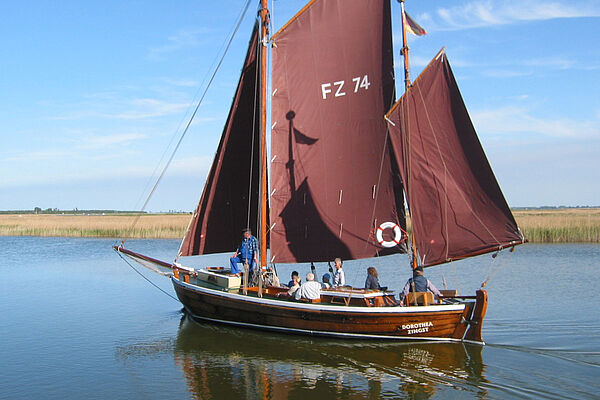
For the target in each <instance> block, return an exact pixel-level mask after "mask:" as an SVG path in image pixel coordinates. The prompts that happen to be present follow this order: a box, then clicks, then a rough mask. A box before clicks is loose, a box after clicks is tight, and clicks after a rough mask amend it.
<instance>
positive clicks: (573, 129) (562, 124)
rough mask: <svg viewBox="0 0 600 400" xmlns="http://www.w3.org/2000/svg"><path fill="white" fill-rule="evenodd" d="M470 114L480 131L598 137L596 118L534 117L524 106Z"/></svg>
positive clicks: (597, 121) (558, 136)
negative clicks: (590, 119) (583, 119)
mask: <svg viewBox="0 0 600 400" xmlns="http://www.w3.org/2000/svg"><path fill="white" fill-rule="evenodd" d="M471 117H472V118H473V122H474V124H475V126H476V127H477V131H478V132H480V133H482V134H506V133H520V134H537V135H542V136H550V137H555V138H577V139H583V138H595V139H600V120H592V121H578V120H573V119H570V118H567V117H565V118H545V117H538V116H535V115H532V113H531V111H530V109H528V108H527V107H518V106H505V107H500V108H496V109H488V110H479V111H473V112H471Z"/></svg>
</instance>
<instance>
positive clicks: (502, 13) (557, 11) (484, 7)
mask: <svg viewBox="0 0 600 400" xmlns="http://www.w3.org/2000/svg"><path fill="white" fill-rule="evenodd" d="M599 16H600V4H598V2H594V1H570V2H556V1H546V2H543V1H536V0H522V1H507V0H502V1H491V0H484V1H471V2H468V3H466V4H463V5H460V6H455V7H449V8H439V9H438V10H437V12H436V15H434V16H431V15H430V14H423V15H422V16H420V17H419V18H420V19H421V20H423V21H427V24H428V25H429V27H430V29H431V30H459V29H469V28H479V27H485V26H496V25H507V24H513V23H516V22H521V21H535V20H547V19H555V18H580V17H599Z"/></svg>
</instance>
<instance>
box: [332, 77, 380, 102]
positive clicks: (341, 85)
mask: <svg viewBox="0 0 600 400" xmlns="http://www.w3.org/2000/svg"><path fill="white" fill-rule="evenodd" d="M345 86H346V81H336V82H333V83H330V82H328V83H322V84H321V94H322V95H323V100H327V98H328V97H329V98H331V97H342V96H345V95H346V91H347V90H348V88H346V87H345ZM349 86H350V88H349V89H350V90H351V91H352V92H351V93H358V91H359V90H361V89H364V90H369V86H371V83H370V82H369V75H365V76H363V77H360V76H357V77H356V78H352V84H349Z"/></svg>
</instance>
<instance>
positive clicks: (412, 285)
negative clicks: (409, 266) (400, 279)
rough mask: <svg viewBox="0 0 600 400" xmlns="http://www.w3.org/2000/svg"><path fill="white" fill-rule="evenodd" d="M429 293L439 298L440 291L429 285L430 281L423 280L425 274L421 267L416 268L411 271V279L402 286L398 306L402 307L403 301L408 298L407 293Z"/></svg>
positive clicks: (431, 284)
mask: <svg viewBox="0 0 600 400" xmlns="http://www.w3.org/2000/svg"><path fill="white" fill-rule="evenodd" d="M428 290H429V291H430V292H432V293H433V294H435V295H436V296H441V295H442V294H441V293H440V291H439V290H438V289H437V288H436V287H435V286H434V285H433V283H431V281H430V280H429V279H427V278H425V274H424V273H423V267H421V266H418V267H417V268H416V269H415V270H413V277H412V278H410V279H409V280H408V281H407V282H406V285H404V290H402V293H400V305H401V306H403V305H404V299H405V298H406V296H408V293H409V292H426V291H428Z"/></svg>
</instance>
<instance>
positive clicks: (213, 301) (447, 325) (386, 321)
mask: <svg viewBox="0 0 600 400" xmlns="http://www.w3.org/2000/svg"><path fill="white" fill-rule="evenodd" d="M172 282H173V286H174V288H175V292H176V293H177V297H178V298H179V300H180V301H181V303H182V304H183V305H184V307H185V308H186V310H187V311H188V312H189V313H190V314H191V315H192V316H193V317H194V318H197V319H203V320H209V321H214V322H219V323H225V324H230V325H237V326H243V327H248V328H255V329H265V330H274V331H282V332H288V333H296V334H302V335H316V336H335V337H345V338H357V339H400V340H434V341H435V340H444V341H460V340H464V341H472V342H478V343H482V340H481V337H480V335H479V337H478V335H474V334H470V335H467V336H470V337H465V332H466V331H467V328H468V327H469V323H468V321H470V319H471V315H472V313H473V309H474V306H475V303H474V302H461V303H459V304H453V305H433V306H420V307H372V308H371V307H354V306H337V305H335V306H334V305H327V304H319V303H314V304H310V303H299V302H293V301H281V300H275V299H266V298H258V297H254V296H244V295H241V294H238V293H229V292H224V291H220V290H215V289H209V288H205V287H201V286H197V285H193V284H189V283H186V282H182V281H180V280H177V279H175V278H172ZM482 319H483V316H482V317H481V320H482Z"/></svg>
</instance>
